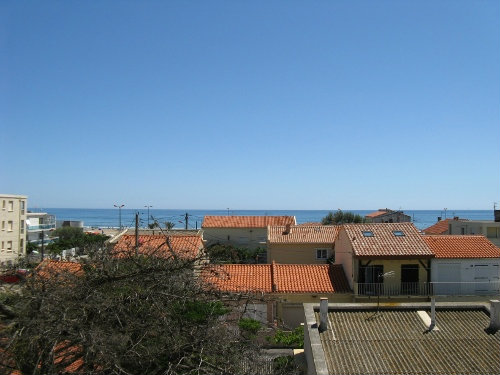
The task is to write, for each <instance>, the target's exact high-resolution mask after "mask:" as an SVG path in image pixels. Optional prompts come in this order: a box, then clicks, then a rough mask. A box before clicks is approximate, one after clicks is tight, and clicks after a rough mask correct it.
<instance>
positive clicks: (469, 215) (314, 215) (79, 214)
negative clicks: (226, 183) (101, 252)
mask: <svg viewBox="0 0 500 375" xmlns="http://www.w3.org/2000/svg"><path fill="white" fill-rule="evenodd" d="M30 211H31V212H47V213H49V214H52V215H55V216H56V220H78V221H83V224H84V226H86V227H91V228H116V227H118V226H119V210H118V208H43V209H41V208H36V209H33V208H31V209H30ZM330 211H333V212H335V210H232V209H229V210H227V209H226V210H208V209H157V208H152V209H150V210H149V217H148V210H147V209H146V208H143V209H132V208H122V210H121V224H122V226H123V227H130V228H133V227H134V225H135V213H136V212H139V217H140V227H146V226H147V224H148V219H149V222H151V221H152V220H157V221H158V222H160V223H164V222H166V221H170V222H172V223H174V224H175V227H174V228H177V229H182V228H184V227H185V215H186V213H187V214H188V228H189V229H198V228H200V227H201V223H202V221H203V217H204V216H206V215H251V216H257V215H263V216H275V215H276V216H281V215H287V216H295V217H296V219H297V223H298V224H303V223H307V222H319V221H321V219H322V218H323V217H324V216H326V215H327V214H328V213H329V212H330ZM343 211H350V212H353V213H355V214H359V215H361V216H364V215H366V214H368V213H370V212H374V211H376V210H343ZM403 212H404V213H405V214H407V215H409V216H410V217H411V218H412V222H413V223H414V224H415V226H416V227H417V228H418V229H424V228H427V227H429V226H431V225H432V224H435V223H436V222H437V221H438V217H441V218H442V219H446V218H452V217H455V216H458V217H460V218H463V219H469V220H493V218H494V217H493V210H446V211H445V210H403Z"/></svg>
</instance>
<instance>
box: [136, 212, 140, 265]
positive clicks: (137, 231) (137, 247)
mask: <svg viewBox="0 0 500 375" xmlns="http://www.w3.org/2000/svg"><path fill="white" fill-rule="evenodd" d="M138 254H139V212H136V213H135V255H136V256H137V255H138Z"/></svg>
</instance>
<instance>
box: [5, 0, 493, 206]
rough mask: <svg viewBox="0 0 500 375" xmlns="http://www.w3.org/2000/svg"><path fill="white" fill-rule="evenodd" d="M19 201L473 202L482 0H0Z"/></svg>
mask: <svg viewBox="0 0 500 375" xmlns="http://www.w3.org/2000/svg"><path fill="white" fill-rule="evenodd" d="M0 127H1V133H0V134H1V136H0V150H1V163H0V193H9V194H26V195H28V196H29V205H30V206H39V207H88V208H100V207H102V208H109V207H112V206H113V204H114V203H124V204H125V205H126V206H127V207H129V208H132V207H142V206H144V205H145V204H151V205H153V206H154V207H155V208H206V209H217V208H221V209H225V208H226V207H230V208H232V209H336V208H339V207H340V208H343V209H372V208H373V209H375V208H379V207H392V208H399V207H402V208H403V209H442V208H443V207H447V208H448V209H489V208H491V207H492V205H493V202H494V201H497V202H498V201H500V2H499V1H497V0H491V1H486V0H477V1H473V0H470V1H451V0H447V1H400V0H394V1H371V0H370V1H316V2H309V1H271V2H268V1H158V2H153V1H43V2H42V1H17V0H15V1H14V0H12V1H2V2H1V3H0Z"/></svg>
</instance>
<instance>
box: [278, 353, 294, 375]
mask: <svg viewBox="0 0 500 375" xmlns="http://www.w3.org/2000/svg"><path fill="white" fill-rule="evenodd" d="M273 370H274V372H275V373H282V374H290V373H295V372H297V366H296V364H295V361H294V359H293V356H291V355H287V356H282V357H276V358H273Z"/></svg>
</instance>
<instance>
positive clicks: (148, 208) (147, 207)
mask: <svg viewBox="0 0 500 375" xmlns="http://www.w3.org/2000/svg"><path fill="white" fill-rule="evenodd" d="M144 207H146V208H147V209H148V229H149V208H150V207H153V206H144Z"/></svg>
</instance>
